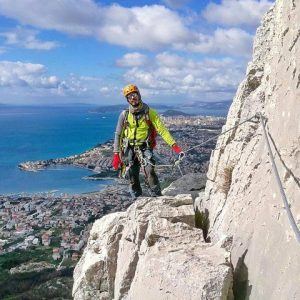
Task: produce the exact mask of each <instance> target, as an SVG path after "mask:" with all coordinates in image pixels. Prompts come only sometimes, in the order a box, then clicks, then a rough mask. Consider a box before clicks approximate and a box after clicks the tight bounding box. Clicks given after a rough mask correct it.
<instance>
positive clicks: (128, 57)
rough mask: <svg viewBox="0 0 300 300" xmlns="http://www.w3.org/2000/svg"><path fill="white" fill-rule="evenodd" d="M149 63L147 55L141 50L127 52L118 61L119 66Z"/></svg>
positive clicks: (135, 65)
mask: <svg viewBox="0 0 300 300" xmlns="http://www.w3.org/2000/svg"><path fill="white" fill-rule="evenodd" d="M146 63H147V57H146V56H145V55H143V54H141V53H139V52H131V53H126V54H125V55H123V57H121V58H120V59H118V60H117V61H116V65H117V66H118V67H139V66H142V65H144V64H146Z"/></svg>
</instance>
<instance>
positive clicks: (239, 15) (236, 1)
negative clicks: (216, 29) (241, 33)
mask: <svg viewBox="0 0 300 300" xmlns="http://www.w3.org/2000/svg"><path fill="white" fill-rule="evenodd" d="M273 3H274V1H272V0H222V1H221V3H220V4H216V3H209V4H208V6H207V7H206V9H205V10H204V12H203V16H204V17H205V18H206V19H207V20H208V21H209V22H213V23H217V24H222V25H226V26H238V25H249V26H253V27H257V26H258V25H259V23H260V20H261V18H262V15H263V14H264V13H265V12H266V11H267V10H268V9H269V8H270V7H271V5H272V4H273Z"/></svg>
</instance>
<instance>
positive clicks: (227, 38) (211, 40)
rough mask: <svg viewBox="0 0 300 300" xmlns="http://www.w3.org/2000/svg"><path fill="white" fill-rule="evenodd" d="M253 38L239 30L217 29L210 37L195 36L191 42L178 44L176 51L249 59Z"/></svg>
mask: <svg viewBox="0 0 300 300" xmlns="http://www.w3.org/2000/svg"><path fill="white" fill-rule="evenodd" d="M252 44H253V36H252V35H250V34H249V33H247V32H246V31H244V30H242V29H239V28H230V29H223V28H218V29H216V30H215V32H214V33H213V34H212V35H204V34H201V33H199V34H195V38H194V40H193V41H192V42H189V43H185V44H178V45H177V48H178V49H185V50H188V51H192V52H199V53H219V54H225V55H232V56H244V57H249V55H250V53H251V49H252Z"/></svg>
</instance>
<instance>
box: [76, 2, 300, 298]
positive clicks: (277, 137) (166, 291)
mask: <svg viewBox="0 0 300 300" xmlns="http://www.w3.org/2000/svg"><path fill="white" fill-rule="evenodd" d="M299 22H300V4H299V1H295V0H277V1H276V4H275V6H274V7H273V8H272V9H271V10H270V11H269V12H268V13H267V14H266V15H265V17H264V19H263V21H262V25H261V26H260V27H259V29H258V31H257V35H256V39H255V43H254V52H253V60H252V61H251V62H250V63H249V65H248V68H247V74H246V78H245V80H244V81H243V82H242V83H241V85H240V86H239V89H238V91H237V94H236V96H235V99H234V102H233V105H232V107H231V108H230V112H229V115H228V119H227V123H226V125H225V126H224V128H223V132H225V131H226V130H228V129H229V128H231V127H233V126H235V125H237V124H238V123H239V122H241V121H243V120H246V119H247V118H249V117H251V116H253V115H255V114H256V113H257V112H260V113H262V114H263V115H264V116H265V117H266V118H267V123H266V126H267V129H268V131H269V135H270V138H271V141H272V149H273V152H274V154H275V161H276V163H277V166H278V169H279V175H280V177H281V179H282V182H283V185H284V189H285V192H286V195H287V198H288V200H289V204H290V207H291V210H292V212H293V214H294V216H295V218H296V221H297V224H298V226H299V227H300V202H299V199H300V197H299V196H300V123H299V115H300V105H299V101H300V92H299V91H300V48H299V45H300V44H299V43H300V40H299V37H300V24H299ZM207 177H208V181H207V184H206V188H205V192H202V193H201V194H199V196H198V198H197V199H196V204H197V205H198V207H199V208H200V210H202V211H204V210H206V211H208V213H209V224H210V226H209V231H208V239H206V241H208V240H209V239H210V240H211V243H206V242H205V241H204V239H203V237H202V231H201V230H200V229H198V228H195V227H194V226H193V206H192V198H191V196H188V195H177V196H173V195H174V193H177V191H180V192H181V189H178V187H177V185H176V184H174V185H173V186H171V187H170V190H169V191H168V192H166V193H165V196H163V197H159V198H156V199H151V198H142V199H140V200H138V201H137V202H136V203H134V204H133V205H132V206H131V207H130V208H129V209H128V210H127V212H120V213H115V214H110V215H107V216H105V217H103V218H102V219H101V220H98V221H96V222H95V224H94V226H93V229H92V231H91V235H90V238H89V241H88V245H87V247H86V249H85V251H84V254H83V256H82V258H81V260H80V262H79V263H78V265H77V266H76V269H75V272H74V287H73V295H74V298H75V299H133V300H134V299H146V300H149V299H232V297H233V295H232V290H231V285H232V281H233V293H234V297H235V299H255V300H256V299H262V300H264V299H266V300H269V299H275V300H277V299H278V300H279V299H300V271H299V270H300V245H299V243H298V242H297V240H296V238H295V234H294V232H293V231H292V229H291V226H290V224H289V221H288V217H287V214H286V211H285V209H284V207H283V202H282V199H281V197H280V193H279V188H278V186H277V184H276V181H275V179H274V176H273V171H272V165H271V161H270V156H269V154H268V151H267V147H266V142H265V140H264V136H263V130H262V126H261V124H260V122H259V120H258V119H252V120H251V121H250V122H246V123H244V124H243V125H242V126H239V127H237V128H236V129H234V130H231V131H229V132H228V133H226V134H224V135H222V136H220V138H219V140H218V142H217V146H216V149H215V150H214V151H213V153H212V157H211V160H210V166H209V171H208V174H207ZM186 182H188V181H186ZM202 187H203V185H202V184H201V183H198V184H196V185H195V189H194V188H193V189H189V193H191V192H193V193H194V192H195V190H197V191H199V190H201V189H202ZM232 271H233V273H232Z"/></svg>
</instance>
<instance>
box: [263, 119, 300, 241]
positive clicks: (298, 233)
mask: <svg viewBox="0 0 300 300" xmlns="http://www.w3.org/2000/svg"><path fill="white" fill-rule="evenodd" d="M259 116H260V120H261V123H262V125H263V132H264V137H265V140H266V143H267V147H268V151H269V155H270V158H271V162H272V168H273V171H274V175H275V178H276V181H277V184H278V186H279V190H280V194H281V197H282V200H283V204H284V207H285V210H286V212H287V215H288V218H289V222H290V225H291V227H292V229H293V231H294V233H295V235H296V239H297V241H298V242H299V243H300V231H299V228H298V226H297V223H296V221H295V219H294V217H293V214H292V211H291V209H290V206H289V203H288V200H287V197H286V194H285V192H284V189H283V186H282V182H281V180H280V177H279V173H278V169H277V166H276V163H275V160H274V156H273V152H272V149H271V146H270V142H269V138H268V135H267V131H266V127H265V123H264V120H266V119H265V118H264V117H263V115H262V114H259Z"/></svg>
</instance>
